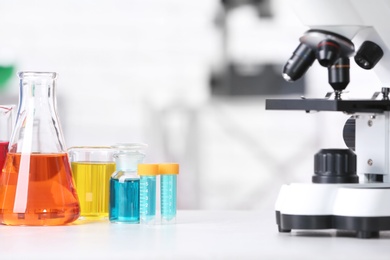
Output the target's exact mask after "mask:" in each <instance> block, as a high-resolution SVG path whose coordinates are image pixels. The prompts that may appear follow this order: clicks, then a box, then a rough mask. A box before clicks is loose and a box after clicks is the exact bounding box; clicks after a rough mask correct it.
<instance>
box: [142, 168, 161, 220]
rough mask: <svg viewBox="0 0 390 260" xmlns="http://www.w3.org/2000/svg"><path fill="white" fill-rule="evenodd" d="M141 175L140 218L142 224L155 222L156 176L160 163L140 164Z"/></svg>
mask: <svg viewBox="0 0 390 260" xmlns="http://www.w3.org/2000/svg"><path fill="white" fill-rule="evenodd" d="M137 172H138V175H139V176H140V219H141V224H155V221H156V179H157V178H156V176H157V175H158V164H149V163H141V164H138V171H137Z"/></svg>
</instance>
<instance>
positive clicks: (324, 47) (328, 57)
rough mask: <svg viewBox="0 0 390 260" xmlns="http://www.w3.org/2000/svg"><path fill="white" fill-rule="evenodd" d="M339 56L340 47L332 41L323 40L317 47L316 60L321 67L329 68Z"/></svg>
mask: <svg viewBox="0 0 390 260" xmlns="http://www.w3.org/2000/svg"><path fill="white" fill-rule="evenodd" d="M339 56H340V45H339V44H338V43H337V42H335V41H332V40H323V41H321V42H320V43H319V44H318V45H317V60H318V62H319V63H320V64H321V65H322V66H323V67H329V66H331V65H332V64H333V63H335V62H336V60H337V59H338V58H339Z"/></svg>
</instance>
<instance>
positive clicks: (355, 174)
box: [266, 0, 390, 238]
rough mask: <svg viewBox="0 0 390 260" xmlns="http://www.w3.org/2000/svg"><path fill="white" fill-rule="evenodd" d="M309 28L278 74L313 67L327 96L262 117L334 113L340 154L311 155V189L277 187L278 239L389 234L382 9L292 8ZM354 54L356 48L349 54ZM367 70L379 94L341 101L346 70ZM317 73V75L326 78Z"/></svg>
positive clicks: (292, 75)
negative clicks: (328, 233) (305, 234)
mask: <svg viewBox="0 0 390 260" xmlns="http://www.w3.org/2000/svg"><path fill="white" fill-rule="evenodd" d="M291 4H292V5H293V8H294V9H295V12H296V13H297V15H298V17H299V18H300V19H301V20H302V22H303V23H304V24H305V25H308V26H309V30H308V31H306V32H305V33H304V34H303V36H302V37H300V39H299V41H300V43H299V45H298V47H297V48H296V50H295V51H294V52H293V55H292V57H291V58H290V59H289V60H288V61H287V63H286V65H285V66H284V69H283V77H284V78H285V79H286V80H287V81H295V80H297V79H299V78H301V77H302V76H303V75H304V74H305V73H306V71H307V70H308V69H309V68H310V66H311V65H312V64H313V63H314V62H315V61H318V62H319V63H320V64H321V65H322V66H323V67H324V68H325V69H326V70H327V73H328V82H329V85H330V86H331V88H332V89H333V91H332V92H330V93H328V94H326V95H325V97H323V98H305V97H301V98H298V99H267V100H266V109H267V110H302V111H306V112H311V111H332V112H342V113H344V114H346V115H347V118H348V119H347V121H346V124H345V126H344V129H343V131H340V132H343V137H344V141H345V144H346V147H343V148H336V149H335V148H326V149H321V150H320V151H319V152H318V153H316V154H315V155H314V173H313V174H312V176H311V182H308V183H292V184H288V185H287V184H286V185H283V186H282V187H281V190H280V192H279V195H278V198H277V200H276V204H275V212H276V224H277V227H278V229H279V232H291V231H292V230H318V229H330V230H336V231H341V230H342V231H352V232H354V234H356V237H358V238H373V237H380V232H381V231H385V230H390V175H389V174H390V100H389V92H390V88H389V87H390V85H389V84H390V52H389V46H390V33H389V32H390V30H389V29H390V27H389V26H388V19H387V17H388V16H389V15H390V1H387V0H378V1H375V2H371V1H366V0H295V1H292V3H291ZM355 46H359V47H358V49H357V50H355ZM352 61H354V62H356V63H357V65H358V66H359V67H361V68H362V69H363V70H362V71H364V70H371V69H373V70H374V72H375V73H376V74H377V76H378V77H379V79H380V80H381V83H382V84H383V85H382V86H378V90H379V91H376V92H373V93H372V96H368V97H367V98H365V99H348V98H345V97H344V96H345V95H346V93H345V91H344V90H345V89H346V88H347V85H348V84H349V82H350V73H349V72H350V62H352ZM326 70H324V71H326Z"/></svg>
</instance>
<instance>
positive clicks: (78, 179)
mask: <svg viewBox="0 0 390 260" xmlns="http://www.w3.org/2000/svg"><path fill="white" fill-rule="evenodd" d="M68 153H69V157H70V161H71V166H72V171H73V177H74V180H75V185H76V190H77V194H78V196H79V201H80V210H81V213H80V219H81V220H97V219H104V218H108V205H109V193H110V190H109V185H110V177H111V174H112V173H113V172H114V171H115V162H114V156H113V155H114V150H113V149H112V148H111V147H110V146H76V147H71V148H70V149H69V150H68Z"/></svg>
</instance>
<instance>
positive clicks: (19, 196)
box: [0, 72, 80, 225]
mask: <svg viewBox="0 0 390 260" xmlns="http://www.w3.org/2000/svg"><path fill="white" fill-rule="evenodd" d="M56 77H57V74H56V73H54V72H20V73H19V78H20V95H19V105H18V112H17V118H16V124H15V127H14V129H13V131H12V135H11V139H10V142H9V149H8V155H7V158H6V161H5V165H4V168H3V172H2V174H1V177H0V209H1V211H0V222H1V223H2V224H6V225H63V224H67V223H70V222H73V221H75V220H76V219H77V218H78V217H79V215H80V206H79V201H78V197H77V193H76V189H75V186H74V182H73V176H72V170H71V167H70V163H69V159H68V154H67V151H66V147H65V143H64V138H63V134H62V130H61V126H60V122H59V118H58V116H57V111H56V96H55V86H56V84H55V80H56Z"/></svg>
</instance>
